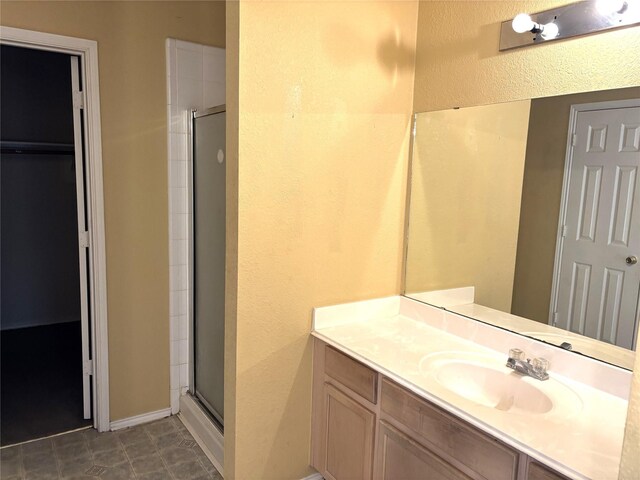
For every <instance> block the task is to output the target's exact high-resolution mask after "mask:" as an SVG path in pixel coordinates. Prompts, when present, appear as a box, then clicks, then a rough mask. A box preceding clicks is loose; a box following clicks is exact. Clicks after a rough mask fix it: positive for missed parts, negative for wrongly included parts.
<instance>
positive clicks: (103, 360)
mask: <svg viewBox="0 0 640 480" xmlns="http://www.w3.org/2000/svg"><path fill="white" fill-rule="evenodd" d="M0 44H2V45H10V46H14V47H22V48H31V49H35V50H46V51H50V52H58V53H64V54H67V55H73V56H76V57H79V58H80V70H81V72H82V75H81V76H82V81H81V87H82V91H81V100H80V101H81V102H82V103H83V110H84V155H85V195H86V203H85V209H86V213H87V220H88V221H87V225H86V228H87V230H88V232H89V242H88V244H89V247H88V250H89V255H88V260H89V282H88V283H89V284H88V289H89V323H90V325H91V342H90V343H91V346H90V348H91V354H92V355H91V358H92V360H93V362H92V365H91V366H90V367H89V368H90V369H91V370H92V372H91V373H92V376H93V381H92V382H91V383H92V385H91V390H92V407H93V408H92V410H93V426H94V427H95V428H96V429H97V430H98V431H99V432H106V431H109V430H110V429H111V424H110V419H109V348H108V331H107V275H106V271H107V270H106V263H107V262H106V246H105V227H104V194H103V181H102V137H101V123H100V89H99V77H98V43H97V42H96V41H95V40H87V39H83V38H75V37H67V36H63V35H55V34H51V33H43V32H38V31H33V30H25V29H21V28H13V27H5V26H0Z"/></svg>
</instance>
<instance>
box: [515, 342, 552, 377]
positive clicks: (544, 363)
mask: <svg viewBox="0 0 640 480" xmlns="http://www.w3.org/2000/svg"><path fill="white" fill-rule="evenodd" d="M507 367H509V368H511V369H512V370H515V371H516V372H518V373H521V374H523V375H528V376H530V377H533V378H536V379H538V380H547V379H548V378H549V374H548V373H547V369H548V368H549V361H548V360H547V359H545V358H542V357H538V358H534V359H533V360H531V359H530V358H527V359H526V360H525V355H524V352H523V351H522V350H520V349H519V348H512V349H510V350H509V358H508V359H507Z"/></svg>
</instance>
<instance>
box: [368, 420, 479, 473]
mask: <svg viewBox="0 0 640 480" xmlns="http://www.w3.org/2000/svg"><path fill="white" fill-rule="evenodd" d="M374 479H375V480H398V479H402V480H426V479H428V480H471V479H470V477H468V476H467V475H465V474H464V473H462V472H460V471H459V470H457V469H456V468H454V467H452V466H451V465H450V464H448V463H447V462H445V461H444V460H443V459H441V458H440V457H438V456H437V455H435V454H434V453H433V452H431V451H429V450H427V449H426V448H424V447H423V446H422V445H420V444H419V443H416V442H415V441H414V440H412V439H410V438H409V437H407V436H405V435H404V434H402V433H401V432H400V431H398V430H396V429H395V428H393V427H391V426H390V425H388V424H387V423H385V422H381V423H380V431H379V437H378V447H377V453H376V468H375V474H374Z"/></svg>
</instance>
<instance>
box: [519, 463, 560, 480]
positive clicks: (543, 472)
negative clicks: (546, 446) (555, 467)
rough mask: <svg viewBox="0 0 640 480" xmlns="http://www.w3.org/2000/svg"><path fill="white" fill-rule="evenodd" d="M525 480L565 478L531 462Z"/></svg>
mask: <svg viewBox="0 0 640 480" xmlns="http://www.w3.org/2000/svg"><path fill="white" fill-rule="evenodd" d="M527 480H567V477H565V476H563V475H560V474H559V473H556V472H554V471H552V470H549V469H548V468H547V467H544V466H542V465H540V464H539V463H536V462H531V463H529V466H528V468H527Z"/></svg>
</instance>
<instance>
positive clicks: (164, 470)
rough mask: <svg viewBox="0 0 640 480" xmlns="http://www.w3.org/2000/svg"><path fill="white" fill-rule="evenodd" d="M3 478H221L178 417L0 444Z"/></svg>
mask: <svg viewBox="0 0 640 480" xmlns="http://www.w3.org/2000/svg"><path fill="white" fill-rule="evenodd" d="M0 478H1V479H2V480H18V479H20V480H32V479H33V480H36V479H38V480H39V479H47V480H48V479H87V480H96V479H102V480H127V479H141V480H164V479H167V480H171V479H173V480H183V479H184V480H191V479H194V480H196V479H197V480H201V479H202V480H204V479H208V480H220V479H222V476H221V475H220V474H219V473H218V471H217V470H216V469H215V467H214V466H213V465H212V464H211V462H210V461H209V459H208V458H207V457H206V456H205V454H204V453H203V452H202V450H201V449H200V447H198V445H197V444H196V442H195V440H194V439H193V437H192V436H191V435H190V434H189V432H188V431H187V429H186V428H185V427H184V425H183V424H182V422H181V421H180V420H178V418H177V417H169V418H164V419H162V420H158V421H156V422H151V423H147V424H145V425H140V426H137V427H132V428H127V429H124V430H119V431H117V432H106V433H98V432H96V431H95V430H93V429H90V430H82V431H77V432H73V433H67V434H65V435H60V436H57V437H51V438H47V439H44V440H38V441H36V442H31V443H25V444H22V445H17V446H15V447H8V448H3V449H2V450H0Z"/></svg>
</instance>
